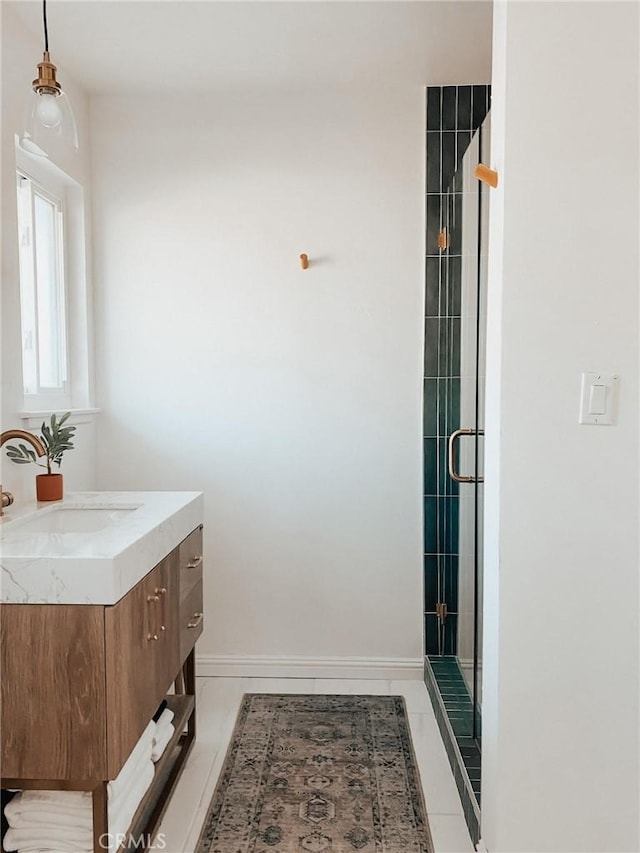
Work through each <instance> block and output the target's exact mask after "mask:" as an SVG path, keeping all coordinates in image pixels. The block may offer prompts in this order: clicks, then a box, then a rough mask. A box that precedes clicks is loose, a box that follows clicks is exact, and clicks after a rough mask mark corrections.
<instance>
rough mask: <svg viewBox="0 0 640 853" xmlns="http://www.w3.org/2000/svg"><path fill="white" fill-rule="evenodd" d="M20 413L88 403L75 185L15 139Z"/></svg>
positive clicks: (81, 214)
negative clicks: (31, 153) (20, 364)
mask: <svg viewBox="0 0 640 853" xmlns="http://www.w3.org/2000/svg"><path fill="white" fill-rule="evenodd" d="M16 179H17V214H18V216H17V224H18V228H17V238H18V256H19V267H20V316H21V324H22V335H21V338H22V379H23V383H22V384H23V393H24V405H23V409H24V414H25V416H26V417H28V416H30V415H34V416H35V415H43V414H45V413H47V412H53V411H60V410H63V411H65V410H67V409H74V410H76V411H78V410H82V411H87V412H88V411H94V410H93V409H92V406H93V393H92V390H93V389H92V385H93V383H92V378H91V377H92V368H91V357H90V353H91V346H90V340H89V333H90V329H91V326H92V324H91V315H90V308H91V303H90V294H89V289H88V286H87V278H88V276H87V253H86V245H85V243H86V240H85V235H86V230H87V229H86V223H85V210H84V191H83V188H82V186H81V185H80V184H79V183H78V182H77V181H75V180H74V179H73V178H71V177H70V176H69V175H67V174H66V173H65V172H63V171H62V169H59V168H58V167H57V166H56V165H55V164H54V163H52V162H51V161H50V160H48V159H47V158H44V157H33V156H29V155H28V154H26V153H25V152H24V151H23V150H22V149H20V148H19V147H18V146H16Z"/></svg>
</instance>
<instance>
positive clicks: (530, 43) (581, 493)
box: [482, 2, 640, 853]
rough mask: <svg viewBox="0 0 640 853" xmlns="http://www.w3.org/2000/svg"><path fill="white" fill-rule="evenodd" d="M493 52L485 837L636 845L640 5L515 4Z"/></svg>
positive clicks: (492, 846)
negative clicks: (611, 400)
mask: <svg viewBox="0 0 640 853" xmlns="http://www.w3.org/2000/svg"><path fill="white" fill-rule="evenodd" d="M493 54H494V70H493V87H494V88H493V104H494V107H493V111H492V114H493V139H492V153H493V157H492V159H493V165H494V166H495V168H497V170H498V172H499V174H500V186H499V187H498V189H497V190H496V191H495V192H494V193H492V198H491V248H490V296H489V298H490V304H489V311H490V329H489V341H490V347H491V349H490V352H489V358H490V361H489V365H488V374H489V387H488V412H487V445H486V447H487V471H486V480H487V493H486V499H487V532H488V541H487V546H486V551H485V571H486V587H485V600H486V610H485V623H484V626H485V627H484V631H485V634H484V637H485V671H484V684H485V687H484V704H483V792H482V812H483V814H482V826H483V837H484V841H485V842H486V844H487V846H488V849H489V850H490V851H491V853H499V851H511V853H514V851H528V852H532V851H536V853H543V851H555V853H565V851H580V853H587V851H598V853H604V851H618V853H620V851H638V850H639V849H640V838H639V821H638V818H639V806H638V803H639V784H638V777H639V767H638V764H639V742H638V719H639V711H640V708H639V701H638V673H639V659H638V636H639V620H638V603H639V601H638V517H639V505H638V470H639V464H638V280H639V268H638V234H639V220H638V177H639V171H638V152H639V141H640V140H639V134H638V104H639V91H638V67H639V63H638V58H639V57H638V6H637V4H629V3H619V4H618V3H612V2H602V3H600V2H586V3H576V2H573V3H526V2H522V3H508V4H507V5H505V4H503V3H498V4H496V9H495V21H494V52H493ZM594 370H603V371H611V372H614V371H616V372H619V373H620V375H621V381H620V390H621V398H620V412H619V421H618V424H617V426H612V427H589V426H579V425H578V422H577V421H578V418H577V415H578V398H579V387H580V373H581V372H582V371H594Z"/></svg>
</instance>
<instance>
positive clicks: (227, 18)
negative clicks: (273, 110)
mask: <svg viewBox="0 0 640 853" xmlns="http://www.w3.org/2000/svg"><path fill="white" fill-rule="evenodd" d="M2 5H3V7H4V6H7V7H9V8H11V9H14V10H15V11H16V12H17V14H18V16H19V17H20V18H21V19H22V21H23V22H24V24H25V25H26V27H27V28H28V29H29V30H30V31H31V32H32V33H33V34H34V35H35V36H36V37H37V38H38V40H39V41H42V4H41V3H40V2H37V0H5V2H3V4H2ZM491 14H492V12H491V2H484V0H469V2H458V0H448V2H447V1H446V0H440V2H438V1H437V0H413V2H403V0H397V2H396V1H395V0H391V2H385V1H384V0H373V2H368V0H351V2H348V1H347V0H323V2H304V0H290V2H272V0H226V2H213V1H212V0H195V2H192V0H136V2H130V0H73V1H72V2H70V0H49V2H48V4H47V16H48V24H49V47H50V51H51V58H52V60H53V62H55V63H57V64H59V65H61V66H63V67H64V68H65V69H66V70H68V71H69V72H70V73H71V74H72V75H73V76H74V78H75V79H76V81H77V82H80V83H82V85H83V86H84V88H85V89H86V90H87V91H89V92H95V93H114V94H115V93H128V92H157V91H161V90H164V91H166V90H171V91H187V90H188V91H191V92H193V91H215V90H221V89H224V90H229V89H234V88H244V87H252V88H264V87H269V88H275V87H285V88H289V89H291V88H305V87H309V86H314V85H320V86H333V85H348V84H351V83H354V84H358V83H362V82H366V83H371V84H372V85H381V84H383V83H385V82H391V83H397V82H410V83H416V84H420V85H428V84H430V85H438V84H447V83H486V82H489V79H490V73H491Z"/></svg>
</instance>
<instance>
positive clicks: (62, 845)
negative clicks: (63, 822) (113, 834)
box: [2, 827, 93, 853]
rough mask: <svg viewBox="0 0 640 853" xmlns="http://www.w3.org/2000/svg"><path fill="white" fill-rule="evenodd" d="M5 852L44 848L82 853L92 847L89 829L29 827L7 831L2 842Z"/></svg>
mask: <svg viewBox="0 0 640 853" xmlns="http://www.w3.org/2000/svg"><path fill="white" fill-rule="evenodd" d="M2 843H3V845H4V849H5V850H20V851H21V853H22V851H23V850H32V849H36V850H37V849H38V848H44V849H49V850H55V851H56V853H84V851H85V850H91V848H92V847H93V834H92V832H91V830H90V829H66V828H61V827H29V828H28V829H8V830H7V831H6V832H5V834H4V838H3V840H2Z"/></svg>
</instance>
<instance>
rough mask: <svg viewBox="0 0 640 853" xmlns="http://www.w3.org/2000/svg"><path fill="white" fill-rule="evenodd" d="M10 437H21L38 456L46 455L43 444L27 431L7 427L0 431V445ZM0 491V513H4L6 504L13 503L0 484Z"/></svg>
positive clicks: (9, 439) (11, 496)
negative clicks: (0, 494)
mask: <svg viewBox="0 0 640 853" xmlns="http://www.w3.org/2000/svg"><path fill="white" fill-rule="evenodd" d="M12 438H21V439H22V440H23V441H26V442H28V444H30V445H31V446H32V447H33V449H34V450H35V452H36V453H37V454H38V456H46V453H47V451H46V450H45V448H44V445H43V444H42V442H41V441H40V439H39V438H36V437H35V435H33V434H32V433H30V432H27V431H26V430H24V429H8V430H5V431H4V432H3V433H0V447H2V445H3V444H4V443H5V441H11V439H12ZM0 492H2V503H1V504H0V515H4V508H5V507H6V506H11V504H12V503H13V495H12V494H11V492H3V491H2V486H1V485H0Z"/></svg>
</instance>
